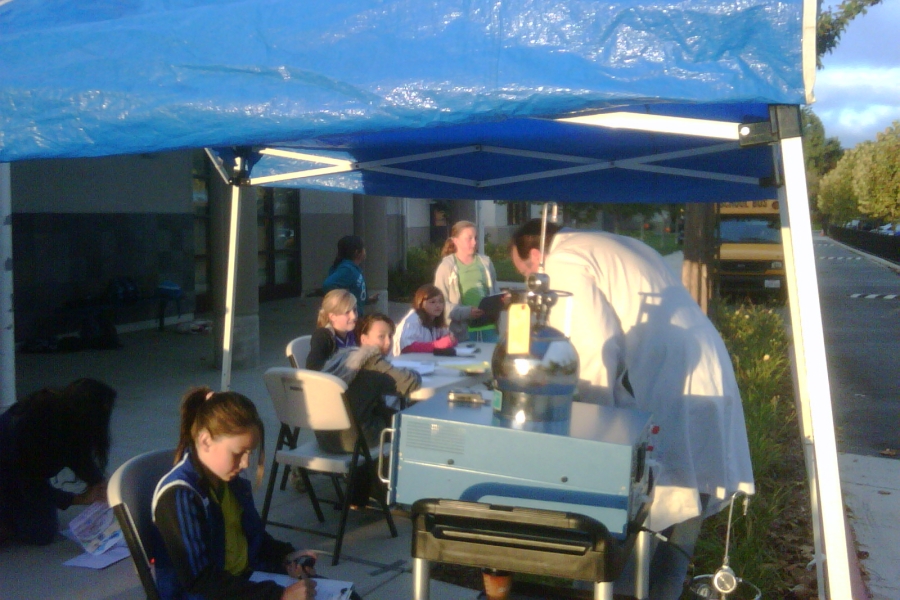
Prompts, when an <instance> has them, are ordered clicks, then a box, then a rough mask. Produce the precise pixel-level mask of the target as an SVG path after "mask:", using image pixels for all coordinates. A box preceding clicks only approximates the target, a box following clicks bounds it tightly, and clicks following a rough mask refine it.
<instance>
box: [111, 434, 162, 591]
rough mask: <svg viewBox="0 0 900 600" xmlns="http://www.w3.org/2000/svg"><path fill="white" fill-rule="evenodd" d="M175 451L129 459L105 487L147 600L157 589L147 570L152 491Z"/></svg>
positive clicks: (160, 451) (153, 453) (148, 564)
mask: <svg viewBox="0 0 900 600" xmlns="http://www.w3.org/2000/svg"><path fill="white" fill-rule="evenodd" d="M174 456H175V449H174V448H169V449H167V450H155V451H153V452H147V453H146V454H141V455H139V456H135V457H134V458H132V459H130V460H129V461H128V462H126V463H125V464H123V465H122V466H121V467H119V468H118V469H116V472H115V473H113V475H112V477H110V479H109V484H108V485H107V488H106V495H107V498H108V500H109V505H110V506H112V509H113V513H114V514H115V515H116V520H117V521H118V522H119V526H120V527H121V528H122V533H123V534H124V536H125V542H126V543H127V544H128V549H129V550H130V551H131V559H132V560H133V561H134V567H135V569H136V570H137V573H138V577H139V578H140V580H141V585H143V586H144V592H145V593H146V594H147V600H159V590H158V589H157V587H156V580H154V579H153V573H152V571H151V569H150V559H151V558H153V556H152V555H150V554H148V549H149V550H150V551H151V552H152V547H151V548H148V540H149V539H150V537H149V536H150V532H151V531H152V530H153V527H154V525H153V513H152V509H151V504H152V502H153V491H154V490H155V489H156V484H157V483H159V480H160V479H162V477H163V475H165V474H166V473H168V472H169V471H170V470H171V469H172V465H173V457H174Z"/></svg>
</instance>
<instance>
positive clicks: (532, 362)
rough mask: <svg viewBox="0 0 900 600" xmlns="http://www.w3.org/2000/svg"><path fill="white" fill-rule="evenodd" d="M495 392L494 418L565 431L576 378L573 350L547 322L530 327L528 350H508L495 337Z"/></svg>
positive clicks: (520, 425) (535, 428) (510, 423)
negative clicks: (516, 352) (513, 351)
mask: <svg viewBox="0 0 900 600" xmlns="http://www.w3.org/2000/svg"><path fill="white" fill-rule="evenodd" d="M491 369H492V372H493V375H494V380H495V387H496V390H497V391H496V392H495V394H499V395H500V397H499V402H498V401H497V399H496V398H495V401H494V418H495V420H497V421H498V422H499V424H502V425H504V426H507V427H511V428H514V429H523V430H526V431H544V432H547V433H567V432H568V430H569V421H570V418H571V415H572V397H573V395H574V394H575V387H576V384H577V383H578V353H577V352H576V351H575V347H574V346H572V342H570V341H569V339H568V338H567V337H566V336H565V335H563V334H562V333H561V332H560V331H558V330H556V329H553V328H552V327H546V326H543V327H542V326H537V327H535V328H534V329H533V330H532V332H531V341H530V344H529V352H528V354H508V353H507V346H506V340H505V339H501V340H500V342H499V343H498V344H497V347H496V348H495V349H494V355H493V357H492V359H491Z"/></svg>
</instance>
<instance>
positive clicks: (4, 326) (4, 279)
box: [0, 163, 16, 412]
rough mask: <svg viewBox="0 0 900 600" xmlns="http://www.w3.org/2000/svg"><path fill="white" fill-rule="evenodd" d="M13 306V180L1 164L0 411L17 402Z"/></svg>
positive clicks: (5, 165) (6, 165) (5, 166)
mask: <svg viewBox="0 0 900 600" xmlns="http://www.w3.org/2000/svg"><path fill="white" fill-rule="evenodd" d="M15 316H16V315H15V312H14V307H13V258H12V181H11V179H10V168H9V163H0V412H3V411H4V410H5V409H6V408H7V407H8V406H12V405H13V404H14V403H15V401H16V335H15V322H16V321H15Z"/></svg>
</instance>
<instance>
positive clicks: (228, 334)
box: [221, 157, 243, 392]
mask: <svg viewBox="0 0 900 600" xmlns="http://www.w3.org/2000/svg"><path fill="white" fill-rule="evenodd" d="M242 164H243V163H242V160H241V158H240V157H238V158H236V159H235V163H234V182H233V183H232V184H231V223H229V227H228V230H229V231H228V274H227V280H226V281H227V283H226V286H225V324H224V331H223V332H222V385H221V391H223V392H227V391H228V390H229V389H230V387H231V359H232V352H233V350H234V296H235V279H236V277H237V261H238V256H239V255H238V233H239V232H240V227H241V223H240V221H241V204H240V203H241V185H240V183H241V176H242V173H243V167H242Z"/></svg>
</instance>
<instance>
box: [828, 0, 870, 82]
mask: <svg viewBox="0 0 900 600" xmlns="http://www.w3.org/2000/svg"><path fill="white" fill-rule="evenodd" d="M876 4H881V0H844V1H843V2H841V3H840V4H839V5H838V7H837V9H835V10H830V9H829V10H823V11H821V12H820V13H819V18H818V19H817V20H816V65H817V66H818V67H819V68H820V69H821V68H822V57H823V56H825V53H826V52H829V53H830V52H831V51H832V50H834V49H835V48H837V45H838V42H839V41H840V39H841V34H842V33H844V30H845V29H847V25H849V24H850V21H852V20H853V19H854V18H856V17H857V16H858V15H864V14H866V10H867V9H868V8H870V7H872V6H875V5H876Z"/></svg>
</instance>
